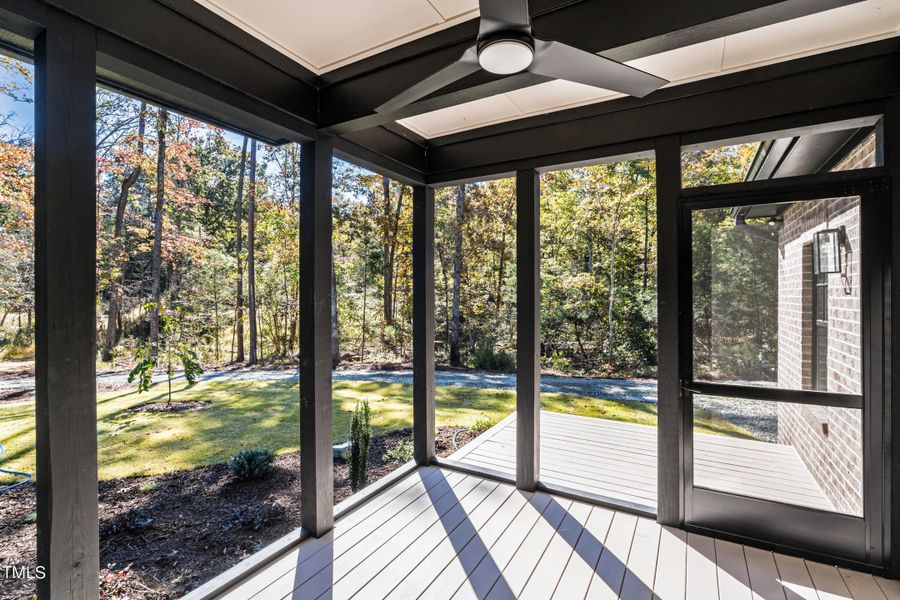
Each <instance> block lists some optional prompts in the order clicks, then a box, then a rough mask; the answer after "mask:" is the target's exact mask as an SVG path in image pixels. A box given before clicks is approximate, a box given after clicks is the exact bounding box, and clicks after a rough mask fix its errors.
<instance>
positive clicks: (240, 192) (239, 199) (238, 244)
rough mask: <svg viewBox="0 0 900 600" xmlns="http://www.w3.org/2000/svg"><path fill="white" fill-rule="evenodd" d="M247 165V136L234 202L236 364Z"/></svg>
mask: <svg viewBox="0 0 900 600" xmlns="http://www.w3.org/2000/svg"><path fill="white" fill-rule="evenodd" d="M246 165H247V136H244V142H243V147H242V148H241V168H240V171H238V187H237V196H236V197H235V200H234V221H235V224H236V225H235V243H234V247H235V254H236V255H237V294H236V296H235V301H234V305H235V311H234V312H235V317H234V318H235V328H236V330H237V333H236V334H235V337H236V338H237V356H235V359H234V360H235V361H236V362H239V363H241V362H244V272H243V269H244V263H243V261H242V259H241V254H242V253H241V250H242V249H243V244H244V240H243V239H242V237H241V221H242V217H243V214H244V206H243V203H244V170H245V168H246Z"/></svg>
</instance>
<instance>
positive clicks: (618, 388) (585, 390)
mask: <svg viewBox="0 0 900 600" xmlns="http://www.w3.org/2000/svg"><path fill="white" fill-rule="evenodd" d="M333 378H334V379H335V380H338V381H380V382H384V383H406V384H411V383H412V370H411V369H399V370H370V369H347V370H344V369H341V370H338V371H335V372H334V375H333ZM200 379H201V380H203V381H297V380H299V375H298V373H297V370H296V369H265V368H261V369H239V370H221V371H210V372H207V373H204V374H203V375H201V376H200ZM127 380H128V374H127V373H125V372H115V373H101V374H99V375H98V376H97V384H98V385H100V386H107V385H122V384H125V383H127ZM435 384H436V385H439V386H450V387H476V388H478V387H481V388H495V389H515V387H516V376H515V375H514V374H511V373H496V372H490V371H444V370H438V371H436V372H435ZM33 388H34V378H33V377H12V378H6V379H0V393H2V392H6V391H13V390H21V389H33ZM541 391H542V392H548V393H549V392H561V393H569V394H580V395H582V396H590V397H593V398H608V399H610V400H631V401H637V402H648V403H651V404H656V398H657V391H656V382H655V381H651V380H646V379H600V378H592V377H561V376H558V375H543V376H542V377H541ZM694 405H695V406H696V407H697V408H702V409H707V410H711V411H713V412H715V413H718V414H719V415H721V416H722V417H724V418H725V419H727V420H729V421H731V422H732V423H734V424H736V425H739V426H741V427H743V428H744V429H746V430H747V431H749V432H750V433H752V434H753V435H754V436H756V437H757V438H758V439H761V440H766V441H771V442H774V441H775V436H776V433H777V427H778V419H777V414H776V411H775V405H774V403H771V402H761V401H756V400H735V399H730V398H717V397H710V396H695V398H694Z"/></svg>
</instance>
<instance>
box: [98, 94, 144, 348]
mask: <svg viewBox="0 0 900 600" xmlns="http://www.w3.org/2000/svg"><path fill="white" fill-rule="evenodd" d="M146 123H147V103H146V102H141V106H140V116H139V117H138V131H137V139H136V140H135V142H136V146H137V148H136V154H135V156H134V157H133V159H132V161H126V162H133V163H134V166H133V167H132V169H131V171H130V172H129V173H128V174H127V175H125V176H124V177H123V179H122V185H121V187H120V189H119V198H118V202H117V203H116V218H115V226H114V230H113V243H112V245H111V248H110V259H111V262H112V266H111V269H110V271H111V272H110V277H109V280H110V282H109V311H108V314H107V319H106V336H105V337H104V340H103V352H102V355H101V358H102V359H103V360H104V361H107V362H108V361H111V360H112V358H113V348H115V346H116V342H117V341H118V322H119V310H120V307H121V305H122V295H123V290H122V280H123V277H124V273H123V271H124V262H125V260H126V258H127V254H126V252H125V246H126V245H127V240H126V231H125V210H126V208H128V197H129V194H130V192H131V188H132V187H133V186H134V184H135V183H137V180H138V179H139V178H140V176H141V174H142V173H143V158H144V134H145V129H146Z"/></svg>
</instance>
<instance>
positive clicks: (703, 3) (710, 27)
mask: <svg viewBox="0 0 900 600" xmlns="http://www.w3.org/2000/svg"><path fill="white" fill-rule="evenodd" d="M858 1H859V0H732V1H729V2H709V0H682V1H679V2H671V1H670V0H643V1H635V0H607V1H605V2H589V1H576V2H570V3H567V4H564V5H562V6H560V7H558V8H552V7H551V6H550V5H549V4H548V3H549V2H550V0H547V1H546V2H543V3H537V2H533V3H532V19H533V25H534V30H535V33H536V34H537V35H538V36H540V37H544V38H550V39H559V40H561V41H564V42H566V43H569V44H572V45H574V46H577V47H580V48H583V49H586V50H590V51H592V52H602V53H603V54H604V55H605V56H609V57H610V58H615V59H616V60H632V59H635V58H639V57H642V56H649V55H651V54H656V53H658V52H663V51H666V50H671V49H673V48H677V47H682V46H686V45H690V44H696V43H700V42H704V41H708V40H711V39H716V38H719V37H722V36H725V35H731V34H734V33H738V32H740V31H746V30H749V29H754V28H757V27H762V26H765V25H770V24H773V23H778V22H781V21H785V20H788V19H793V18H797V17H801V16H805V15H809V14H813V13H816V12H821V11H824V10H828V9H832V8H836V7H839V6H844V5H847V4H853V3H855V2H858ZM476 31H477V19H473V20H470V21H467V22H465V23H462V24H460V25H457V26H456V27H452V28H449V29H446V30H443V31H440V32H438V33H435V34H432V35H429V36H427V37H425V38H422V39H419V40H415V41H413V42H410V43H409V44H404V45H403V46H400V47H399V48H395V49H391V50H388V51H385V52H382V53H380V54H378V55H376V56H373V57H371V58H368V59H364V60H361V61H358V62H357V63H355V64H354V65H351V66H350V67H348V68H346V69H338V70H336V71H334V72H332V73H328V74H326V75H324V76H323V78H322V79H323V82H324V84H325V85H324V86H323V87H322V89H321V91H320V96H319V107H320V117H319V126H320V127H323V128H326V129H328V130H329V131H332V132H335V133H346V132H348V131H355V130H359V129H364V128H367V127H374V126H377V125H383V124H385V123H388V122H391V121H395V120H397V119H399V118H404V117H409V116H413V115H417V114H422V113H425V112H429V111H432V110H437V109H440V108H445V107H448V106H453V105H456V104H460V103H463V102H468V101H472V100H477V99H480V98H485V97H488V96H492V95H494V94H498V93H503V92H508V91H512V90H516V89H521V88H523V87H527V86H530V85H534V84H536V83H541V82H543V81H547V80H546V79H545V78H543V77H539V76H536V75H532V74H529V73H522V74H518V75H512V76H509V77H503V78H498V77H496V76H493V75H489V74H487V73H476V74H475V75H472V76H470V77H467V78H465V79H463V80H462V81H460V82H457V83H456V84H453V85H451V86H448V87H447V88H445V89H444V90H441V91H440V92H438V93H436V94H432V95H431V96H429V97H427V98H425V99H423V100H421V101H419V102H416V103H414V104H412V105H409V106H407V107H405V108H403V109H402V110H399V111H397V112H394V113H391V114H380V113H376V112H375V111H374V109H375V107H377V106H380V105H381V104H383V103H384V102H386V101H387V100H389V99H390V98H392V97H394V96H395V95H396V94H398V93H400V92H401V91H403V90H405V89H407V88H408V87H410V86H412V85H413V84H415V83H417V82H418V81H421V80H422V79H424V78H425V77H426V76H428V75H430V74H432V73H433V72H435V71H436V70H438V69H439V68H441V67H443V66H446V65H447V64H449V63H450V62H452V61H454V60H456V59H457V58H458V57H459V56H461V55H462V53H463V52H464V51H465V49H466V48H468V47H469V46H470V45H471V44H472V43H474V39H475V33H476Z"/></svg>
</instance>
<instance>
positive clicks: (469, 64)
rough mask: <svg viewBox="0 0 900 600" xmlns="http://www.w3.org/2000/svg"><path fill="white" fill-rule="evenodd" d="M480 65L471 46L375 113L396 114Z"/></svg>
mask: <svg viewBox="0 0 900 600" xmlns="http://www.w3.org/2000/svg"><path fill="white" fill-rule="evenodd" d="M480 68H481V65H479V64H478V48H477V47H476V46H472V47H471V48H469V49H468V50H466V51H465V52H464V53H463V55H462V56H461V57H459V59H458V60H457V61H456V62H453V63H451V64H449V65H447V66H446V67H444V68H443V69H441V70H440V71H438V72H437V73H435V74H434V75H431V76H429V77H426V78H425V79H423V80H422V81H420V82H419V83H417V84H415V85H414V86H412V87H411V88H409V89H407V90H405V91H403V92H401V93H400V94H398V95H396V96H394V97H393V98H391V99H390V100H388V101H387V102H385V103H384V104H382V105H381V106H379V107H378V108H376V109H375V112H379V113H385V114H390V113H393V112H396V111H398V110H400V109H401V108H403V107H404V106H407V105H409V104H412V103H413V102H415V101H416V100H419V99H420V98H424V97H425V96H427V95H428V94H431V93H434V92H436V91H438V90H439V89H441V88H442V87H444V86H447V85H450V84H451V83H453V82H454V81H458V80H460V79H462V78H463V77H465V76H466V75H471V74H472V73H474V72H476V71H478V70H479V69H480Z"/></svg>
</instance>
